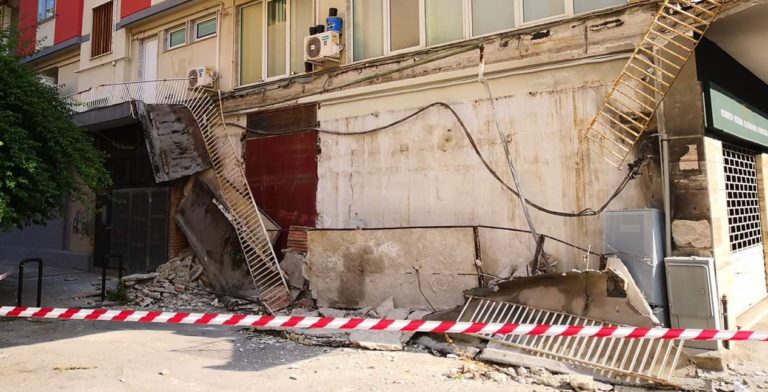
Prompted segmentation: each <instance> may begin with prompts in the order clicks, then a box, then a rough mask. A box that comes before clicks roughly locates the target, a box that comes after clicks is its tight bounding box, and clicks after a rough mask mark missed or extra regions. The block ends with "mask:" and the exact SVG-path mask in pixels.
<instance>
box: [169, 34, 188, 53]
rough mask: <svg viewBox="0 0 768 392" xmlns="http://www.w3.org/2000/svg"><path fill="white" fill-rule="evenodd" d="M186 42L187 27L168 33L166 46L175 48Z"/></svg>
mask: <svg viewBox="0 0 768 392" xmlns="http://www.w3.org/2000/svg"><path fill="white" fill-rule="evenodd" d="M185 43H187V29H181V30H176V31H172V32H170V33H168V47H169V48H175V47H177V46H179V45H184V44H185Z"/></svg>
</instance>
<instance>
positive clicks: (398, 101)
mask: <svg viewBox="0 0 768 392" xmlns="http://www.w3.org/2000/svg"><path fill="white" fill-rule="evenodd" d="M623 63H624V60H623V59H620V60H615V61H607V62H599V63H598V62H596V63H593V64H585V65H570V66H569V65H563V66H562V67H561V68H555V69H548V70H543V71H541V72H533V71H521V72H520V74H517V75H515V74H511V75H510V74H507V75H504V74H503V73H502V71H499V74H497V75H493V76H489V77H492V78H493V79H491V80H490V86H491V89H492V91H493V94H494V96H496V97H499V98H498V99H497V107H498V114H499V121H500V124H501V127H502V129H503V130H504V133H505V135H506V138H507V141H508V143H509V146H510V150H511V153H512V155H513V157H514V160H515V163H516V165H517V167H518V170H519V171H520V177H521V181H522V185H523V188H524V190H525V191H526V192H527V196H528V197H529V198H530V199H531V200H532V201H534V202H536V203H538V204H540V205H543V206H546V207H548V208H550V209H554V210H558V211H568V212H570V211H580V210H582V209H583V208H586V207H591V208H595V209H596V208H599V206H600V205H602V204H603V203H604V202H605V201H606V200H607V198H608V197H609V195H610V194H611V193H612V192H613V190H614V189H615V187H616V186H617V184H618V183H619V182H620V181H621V179H622V178H623V176H624V174H625V171H623V170H622V171H618V170H616V169H615V168H613V167H612V166H610V165H608V164H607V163H604V162H603V161H602V160H600V158H599V157H596V156H595V155H592V154H587V153H585V152H583V151H582V150H581V149H580V148H579V143H578V137H579V131H580V130H581V129H583V128H584V127H585V126H586V124H587V122H588V121H589V120H590V118H591V116H592V115H593V114H594V111H595V110H596V107H597V106H598V105H599V103H600V101H601V99H602V97H603V96H604V95H605V94H606V88H607V87H606V86H607V84H608V83H610V82H612V80H613V79H614V78H615V76H616V75H617V74H618V73H619V72H620V70H621V67H622V66H623ZM419 80H420V79H416V80H414V81H413V82H412V83H411V84H410V86H403V87H401V88H400V89H398V90H397V92H396V94H395V93H394V92H393V93H392V94H391V95H390V94H375V93H370V94H368V95H361V96H354V95H353V94H354V92H350V93H349V94H350V96H353V97H354V98H353V99H345V98H344V97H337V99H335V100H332V99H329V100H327V101H324V102H323V104H322V106H321V109H320V112H319V117H320V120H321V124H322V128H323V129H331V130H338V131H350V132H351V131H359V130H365V129H370V128H373V127H376V126H381V125H384V124H387V123H390V122H392V121H395V120H397V119H400V118H401V117H403V116H405V115H407V114H410V113H412V112H413V111H414V110H416V109H418V108H420V107H422V106H425V105H427V104H430V103H432V102H435V101H438V100H443V101H446V102H448V103H450V104H451V105H452V106H453V108H454V109H455V110H456V112H457V113H458V114H459V116H460V117H461V118H462V120H463V121H464V123H465V124H466V126H467V128H468V130H469V132H470V133H471V134H472V135H473V137H474V138H475V139H476V141H477V144H478V147H479V149H480V150H481V151H482V153H483V155H484V156H485V157H486V159H487V160H488V161H489V162H490V163H491V165H492V166H493V168H494V169H495V170H496V171H497V172H498V173H499V175H500V176H501V177H502V178H503V179H504V180H505V181H506V182H508V183H510V184H511V183H512V180H511V176H510V174H509V170H508V169H507V166H506V163H505V159H504V155H503V151H502V147H501V146H500V144H499V140H498V136H497V134H496V130H495V127H494V125H493V124H494V117H493V112H492V109H491V105H490V104H489V101H488V99H487V95H486V92H485V91H484V89H483V88H482V86H481V85H480V84H479V83H477V82H476V79H472V78H471V77H469V78H466V79H465V80H463V81H455V82H453V83H451V84H448V83H441V84H437V83H434V84H426V83H425V84H424V85H420V84H419ZM385 87H386V85H383V86H379V91H386V90H385ZM320 146H321V151H322V152H321V154H320V156H319V162H318V173H319V185H318V214H319V217H318V226H319V227H404V226H422V225H490V226H503V227H513V228H523V229H524V228H527V225H526V223H525V220H524V218H523V214H522V211H521V208H520V204H519V202H518V200H517V198H515V197H514V196H512V194H511V193H510V192H508V191H507V190H505V189H503V188H502V186H501V185H500V184H499V183H498V182H497V181H496V180H495V179H494V178H493V177H492V176H491V174H490V173H489V172H488V171H487V170H486V169H485V168H484V167H483V165H482V164H481V163H480V161H479V159H478V157H477V156H476V154H475V153H474V151H473V150H472V147H471V145H470V143H469V141H468V140H467V138H466V136H465V135H464V133H463V131H462V129H461V127H460V126H459V124H458V123H457V121H456V120H455V119H454V118H453V117H452V116H451V114H450V112H448V111H447V110H445V109H437V108H433V109H429V110H428V111H426V112H425V113H423V114H421V115H419V116H417V117H415V118H413V119H411V120H409V121H407V122H405V123H403V124H400V125H398V126H396V127H393V128H391V129H387V130H384V131H381V132H377V133H374V134H368V135H361V136H336V135H328V134H323V135H321V144H320ZM657 173H658V171H657V167H655V166H646V167H645V168H644V169H643V170H642V175H641V176H640V177H639V178H638V179H637V180H635V181H633V182H632V183H631V184H630V185H629V186H628V187H627V189H626V190H625V191H624V193H623V194H621V196H619V197H618V198H617V199H616V200H615V202H614V203H613V204H612V205H611V208H612V209H621V208H640V207H657V208H658V207H660V205H661V198H660V188H659V181H658V180H659V178H658V177H659V176H658V174H657ZM531 212H532V216H533V221H534V223H535V225H536V228H537V230H538V231H539V232H542V233H546V234H550V235H553V236H555V237H559V238H562V239H565V240H567V241H570V242H573V243H576V244H579V245H581V246H583V247H585V248H588V247H590V246H591V247H592V248H593V249H595V250H598V251H599V250H601V243H602V241H601V234H600V222H599V220H598V218H596V217H588V218H562V217H555V216H551V215H547V214H544V213H541V212H538V211H536V210H532V211H531ZM484 235H485V236H491V237H490V238H494V237H493V236H495V239H496V240H497V241H483V254H484V255H486V254H487V255H496V256H494V257H495V258H496V259H499V258H500V257H505V258H506V259H507V261H508V262H513V263H517V264H519V265H522V264H523V263H527V262H528V261H530V260H531V258H532V254H533V250H534V248H535V244H533V241H532V240H531V239H530V237H528V238H526V236H520V235H515V234H503V233H496V234H490V233H488V234H484ZM510 237H512V238H510ZM546 251H547V252H549V253H552V254H554V255H555V256H556V257H557V258H559V259H560V260H561V263H560V268H561V269H562V270H569V269H571V268H583V267H585V263H584V262H583V261H582V257H583V256H584V254H583V252H580V251H574V250H573V249H570V248H567V247H565V246H561V245H558V244H555V243H548V244H547V247H546ZM499 255H501V256H499ZM494 262H496V263H499V262H498V261H494ZM591 263H592V267H593V268H594V267H596V266H597V260H594V259H593V261H592V262H591ZM497 269H500V268H498V267H497Z"/></svg>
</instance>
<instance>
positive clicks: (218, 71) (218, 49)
mask: <svg viewBox="0 0 768 392" xmlns="http://www.w3.org/2000/svg"><path fill="white" fill-rule="evenodd" d="M223 8H224V3H223V2H220V3H219V9H217V10H216V29H218V31H217V32H216V79H219V78H221V34H222V33H223V31H222V26H224V24H223V23H221V15H222V12H221V11H222V9H223ZM219 87H221V86H219Z"/></svg>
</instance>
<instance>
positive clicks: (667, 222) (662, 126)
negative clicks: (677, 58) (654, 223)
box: [656, 101, 672, 257]
mask: <svg viewBox="0 0 768 392" xmlns="http://www.w3.org/2000/svg"><path fill="white" fill-rule="evenodd" d="M656 124H657V125H658V128H659V148H660V150H661V186H662V193H663V196H662V197H663V203H664V255H665V256H666V257H670V256H672V204H671V201H670V200H671V190H670V170H669V168H670V166H669V136H668V135H667V124H666V122H665V117H664V101H662V102H661V105H659V108H658V109H657V110H656Z"/></svg>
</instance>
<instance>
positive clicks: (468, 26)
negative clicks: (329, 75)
mask: <svg viewBox="0 0 768 392" xmlns="http://www.w3.org/2000/svg"><path fill="white" fill-rule="evenodd" d="M381 1H382V9H383V10H384V12H383V13H382V14H383V15H382V18H383V22H384V24H383V26H384V31H383V37H382V38H383V45H384V54H383V55H381V56H376V57H370V58H366V59H360V60H355V58H354V53H355V50H354V42H355V38H354V37H355V32H354V21H353V20H352V18H353V17H354V15H355V12H354V6H355V3H354V1H351V2H350V6H349V9H350V16H349V17H348V18H347V19H349V22H345V24H346V25H347V26H348V31H349V34H350V38H349V39H348V40H347V43H348V46H349V49H348V53H349V55H348V60H349V62H350V63H360V62H364V61H370V60H374V59H378V58H383V57H387V56H393V55H397V54H402V53H407V52H413V51H417V50H420V49H424V48H427V47H439V46H443V45H450V44H453V43H456V42H461V41H464V40H468V39H473V38H478V37H485V36H490V35H495V34H500V33H504V32H508V31H514V30H517V29H521V28H526V27H530V26H534V25H538V24H544V23H549V22H553V21H558V20H564V19H568V18H571V17H573V16H576V15H577V14H576V13H575V12H574V0H562V1H563V2H564V3H565V13H563V14H560V15H553V16H550V17H546V18H542V19H536V20H531V21H528V22H525V21H524V15H523V12H524V11H523V10H524V8H523V0H509V1H510V2H514V4H513V7H514V11H515V23H514V27H512V28H509V29H505V30H500V31H495V32H492V33H486V34H481V35H475V36H473V35H472V31H473V30H472V0H462V10H463V18H462V19H463V21H462V22H463V32H464V38H462V39H460V40H456V41H451V42H444V43H441V44H438V45H431V46H428V45H427V44H426V42H427V38H426V34H427V29H426V22H427V21H426V6H425V5H426V2H425V0H418V1H419V28H420V33H419V45H418V46H413V47H410V48H405V49H398V50H390V49H391V48H390V44H391V37H390V33H391V31H392V30H391V25H390V23H389V16H390V0H381ZM529 1H536V0H529ZM627 4H629V0H625V4H623V5H618V6H611V7H606V8H598V9H595V10H592V11H588V12H595V11H600V10H607V9H611V8H616V7H624V6H626V5H627ZM315 9H316V10H317V7H316V8H315ZM588 12H584V13H581V14H585V13H588ZM581 14H579V15H581Z"/></svg>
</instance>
